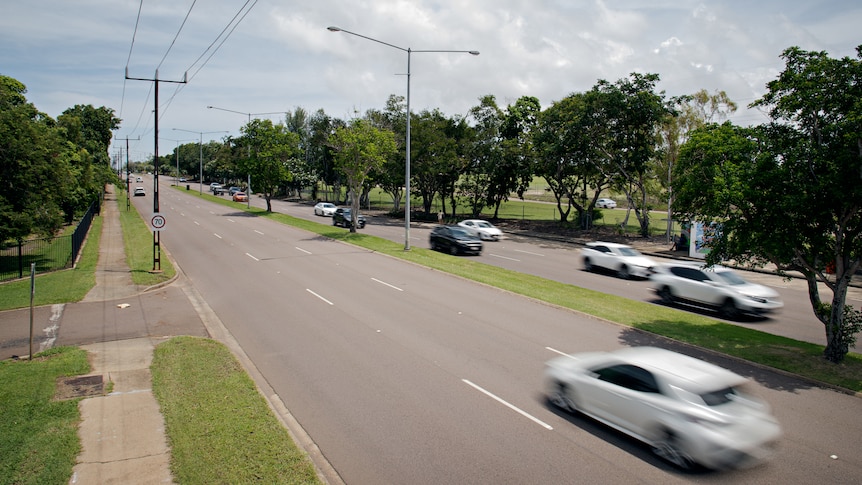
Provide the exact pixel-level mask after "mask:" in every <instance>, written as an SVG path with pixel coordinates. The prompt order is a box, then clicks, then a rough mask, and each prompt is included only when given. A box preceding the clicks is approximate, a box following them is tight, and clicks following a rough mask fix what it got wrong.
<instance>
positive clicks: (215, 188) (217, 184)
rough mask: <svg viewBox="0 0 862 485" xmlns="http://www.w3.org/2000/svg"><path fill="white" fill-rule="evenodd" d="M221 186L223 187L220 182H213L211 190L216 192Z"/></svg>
mask: <svg viewBox="0 0 862 485" xmlns="http://www.w3.org/2000/svg"><path fill="white" fill-rule="evenodd" d="M221 188H222V186H221V184H220V183H218V182H213V183H211V184H210V192H212V193H214V194H215V193H217V192H218V190H220V189H221Z"/></svg>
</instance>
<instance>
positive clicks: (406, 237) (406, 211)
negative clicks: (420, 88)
mask: <svg viewBox="0 0 862 485" xmlns="http://www.w3.org/2000/svg"><path fill="white" fill-rule="evenodd" d="M326 29H327V30H329V31H330V32H344V33H345V34H350V35H355V36H356V37H362V38H363V39H366V40H370V41H372V42H377V43H378V44H383V45H385V46H389V47H392V48H393V49H398V50H400V51H402V52H406V53H407V142H406V145H407V146H406V149H407V157H406V159H405V161H404V172H405V175H404V195H405V200H404V250H405V251H409V250H410V55H411V54H412V53H414V52H455V53H462V54H470V55H474V56H478V55H479V51H460V50H413V49H411V48H409V47H407V48H404V47H399V46H397V45H394V44H390V43H388V42H383V41H382V40H377V39H374V38H371V37H367V36H364V35H362V34H357V33H356V32H351V31H349V30H344V29H342V28H340V27H332V26H330V27H327V28H326Z"/></svg>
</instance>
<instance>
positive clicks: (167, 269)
mask: <svg viewBox="0 0 862 485" xmlns="http://www.w3.org/2000/svg"><path fill="white" fill-rule="evenodd" d="M117 194H118V195H117V204H118V210H119V211H120V224H121V225H122V227H123V244H124V245H125V248H126V264H128V265H129V269H130V270H131V272H132V282H134V283H135V284H136V285H140V286H153V285H157V284H159V283H164V282H165V281H168V280H170V279H171V278H173V277H174V275H176V270H175V269H174V265H173V264H171V260H170V258H168V257H167V256H166V255H165V254H164V250H163V251H162V255H161V257H160V258H159V260H160V261H159V266H160V267H161V271H158V272H156V271H153V263H154V261H153V260H154V258H153V249H154V242H153V233H152V231H150V227H149V226H148V225H147V223H146V221H144V219H143V218H142V217H141V215H140V214H139V213H138V211H137V209H135V206H134V204H130V205H129V209H128V210H126V207H125V205H126V204H125V203H123V204H120V203H119V202H120V200H121V199H122V200H123V201H124V202H125V195H124V194H125V192H124V191H122V190H120V189H118V190H117ZM121 196H122V197H121Z"/></svg>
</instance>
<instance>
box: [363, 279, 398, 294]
mask: <svg viewBox="0 0 862 485" xmlns="http://www.w3.org/2000/svg"><path fill="white" fill-rule="evenodd" d="M371 280H372V281H376V282H378V283H380V284H381V285H386V286H388V287H390V288H392V289H395V290H398V291H404V290H402V289H401V288H399V287H397V286H393V285H390V284H389V283H387V282H385V281H380V280H378V279H377V278H371Z"/></svg>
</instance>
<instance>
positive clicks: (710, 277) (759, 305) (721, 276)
mask: <svg viewBox="0 0 862 485" xmlns="http://www.w3.org/2000/svg"><path fill="white" fill-rule="evenodd" d="M651 279H652V287H653V288H652V289H653V291H655V292H656V293H657V294H658V296H659V297H661V299H662V301H664V302H665V303H668V304H671V303H677V302H679V303H685V304H690V305H697V306H706V307H710V308H715V309H717V310H718V312H719V313H720V314H721V315H722V316H723V317H725V318H729V319H732V318H737V317H739V316H740V315H743V314H745V315H755V316H759V315H764V314H766V313H770V312H773V311H776V310H778V309H779V308H781V307H783V306H784V303H782V301H781V298H780V297H779V295H778V292H776V291H775V290H773V289H772V288H769V287H768V286H763V285H759V284H757V283H751V282H749V281H746V280H745V279H744V278H742V276H740V275H739V273H737V272H736V271H733V270H732V269H730V268H727V267H724V266H720V265H715V266H712V267H709V268H707V267H705V266H704V265H703V264H702V263H688V262H677V263H667V264H663V265H659V266H657V267H656V268H655V273H654V274H653V275H652V276H651Z"/></svg>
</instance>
